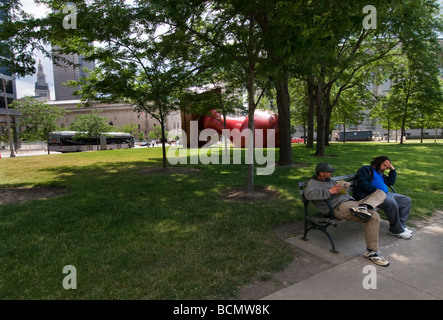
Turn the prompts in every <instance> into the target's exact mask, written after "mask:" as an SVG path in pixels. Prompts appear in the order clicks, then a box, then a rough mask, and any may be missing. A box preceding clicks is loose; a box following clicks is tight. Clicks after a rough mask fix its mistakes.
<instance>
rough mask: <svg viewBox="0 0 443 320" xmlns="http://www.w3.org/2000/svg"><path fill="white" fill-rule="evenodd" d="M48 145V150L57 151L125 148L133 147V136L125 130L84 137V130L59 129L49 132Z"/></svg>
mask: <svg viewBox="0 0 443 320" xmlns="http://www.w3.org/2000/svg"><path fill="white" fill-rule="evenodd" d="M97 140H98V141H97ZM97 142H98V143H99V145H97ZM48 145H49V151H58V152H78V151H89V150H112V149H126V148H133V147H134V137H133V136H132V135H130V134H129V133H125V132H106V133H104V134H102V135H101V136H100V137H99V138H98V139H97V138H95V137H92V138H88V137H85V134H84V132H78V131H59V132H51V133H50V134H49V137H48Z"/></svg>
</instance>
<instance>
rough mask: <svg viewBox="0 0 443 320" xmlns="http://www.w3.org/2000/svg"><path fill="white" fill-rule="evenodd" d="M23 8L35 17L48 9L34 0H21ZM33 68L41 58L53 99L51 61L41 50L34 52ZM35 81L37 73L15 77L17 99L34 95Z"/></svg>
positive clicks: (43, 13) (42, 14)
mask: <svg viewBox="0 0 443 320" xmlns="http://www.w3.org/2000/svg"><path fill="white" fill-rule="evenodd" d="M21 3H22V5H23V9H24V10H25V11H26V12H28V13H32V14H33V15H34V16H35V17H42V16H45V15H46V13H47V12H49V10H48V9H47V8H46V7H45V6H43V5H40V4H39V5H37V4H35V3H34V0H21ZM35 59H36V64H35V69H36V70H37V66H38V61H39V59H41V61H42V65H43V71H44V73H45V75H46V82H47V83H48V85H49V90H50V91H51V99H52V100H55V91H54V76H53V72H52V62H51V60H50V59H48V58H45V57H44V56H43V54H42V53H41V52H35ZM36 81H37V73H36V74H34V75H31V76H26V77H23V78H17V79H16V81H15V84H16V86H17V99H20V98H23V97H24V96H34V86H35V82H36Z"/></svg>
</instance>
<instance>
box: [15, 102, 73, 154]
mask: <svg viewBox="0 0 443 320" xmlns="http://www.w3.org/2000/svg"><path fill="white" fill-rule="evenodd" d="M11 108H13V109H15V110H18V111H19V112H20V114H21V115H20V117H19V125H20V126H21V127H24V128H25V129H24V130H23V131H22V132H21V133H20V136H21V138H22V139H24V140H31V141H35V140H45V141H47V143H48V154H49V141H48V136H49V133H50V132H52V131H56V130H58V129H59V127H58V125H57V122H58V120H60V118H62V117H63V115H64V114H65V113H66V111H65V110H63V109H60V108H59V107H57V106H50V105H48V104H47V103H46V102H42V101H38V100H35V99H34V98H32V97H25V98H23V99H21V100H15V101H13V102H12V104H11Z"/></svg>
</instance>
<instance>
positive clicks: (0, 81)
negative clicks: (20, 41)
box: [0, 0, 19, 142]
mask: <svg viewBox="0 0 443 320" xmlns="http://www.w3.org/2000/svg"><path fill="white" fill-rule="evenodd" d="M4 2H5V1H4V0H0V3H1V4H3V3H4ZM7 14H8V13H7V12H6V11H4V10H0V26H1V24H2V22H3V20H5V18H6V17H7ZM0 56H1V58H0V135H2V134H4V133H5V130H6V128H7V122H8V119H7V114H6V113H7V112H6V106H5V95H6V103H7V104H8V105H9V104H11V102H12V101H14V100H16V99H17V89H16V86H15V78H14V75H13V74H12V73H11V71H10V70H9V67H8V66H7V65H4V64H2V61H7V58H9V56H10V55H9V53H8V50H7V48H5V46H4V45H3V44H0ZM3 85H4V86H3ZM4 91H6V92H4ZM8 111H9V112H8V115H9V122H10V123H11V126H12V127H13V131H14V134H15V133H16V132H18V130H19V128H18V126H17V116H18V115H19V113H18V112H17V111H15V110H8ZM15 142H17V140H16V136H15Z"/></svg>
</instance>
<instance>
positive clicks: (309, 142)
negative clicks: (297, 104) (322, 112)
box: [306, 81, 315, 148]
mask: <svg viewBox="0 0 443 320" xmlns="http://www.w3.org/2000/svg"><path fill="white" fill-rule="evenodd" d="M314 110H315V91H314V88H313V83H312V82H311V81H308V110H307V114H306V116H307V122H308V123H307V125H308V136H307V137H306V148H313V147H314Z"/></svg>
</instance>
